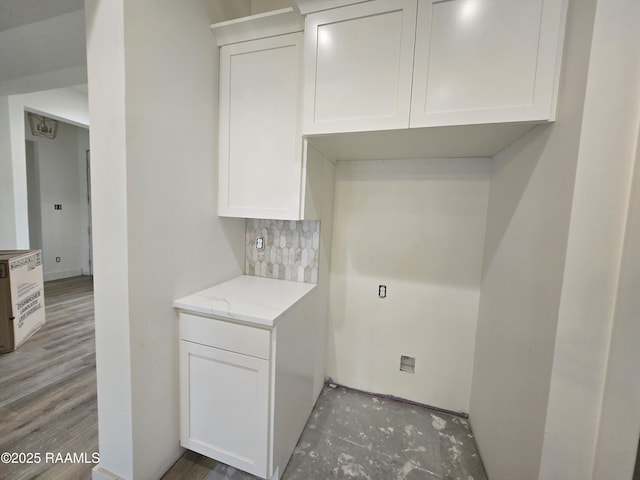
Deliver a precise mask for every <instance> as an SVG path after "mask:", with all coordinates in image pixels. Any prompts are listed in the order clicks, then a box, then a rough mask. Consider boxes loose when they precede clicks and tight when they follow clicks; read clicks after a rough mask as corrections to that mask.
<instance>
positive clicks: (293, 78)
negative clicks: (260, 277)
mask: <svg viewBox="0 0 640 480" xmlns="http://www.w3.org/2000/svg"><path fill="white" fill-rule="evenodd" d="M302 38H303V37H302V33H293V34H288V35H280V36H275V37H271V38H266V39H260V40H255V41H249V42H242V43H237V44H232V45H226V46H224V47H222V48H221V49H220V139H219V141H220V150H219V151H220V156H219V157H220V158H219V162H220V182H219V184H220V189H219V205H218V212H219V214H220V215H223V216H239V217H250V218H278V219H298V218H299V217H300V201H301V200H300V194H301V191H300V188H301V187H300V185H301V175H302V143H301V142H302V140H301V138H300V127H299V123H300V119H299V104H300V102H299V100H300V99H299V97H300V94H299V91H300V82H301V72H300V64H301V55H302Z"/></svg>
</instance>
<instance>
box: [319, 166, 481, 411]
mask: <svg viewBox="0 0 640 480" xmlns="http://www.w3.org/2000/svg"><path fill="white" fill-rule="evenodd" d="M489 177H490V159H487V158H471V159H462V158H461V159H427V160H393V161H377V160H376V161H354V162H340V163H339V164H338V168H337V174H336V190H335V210H334V215H335V216H334V235H333V255H332V262H331V302H330V321H329V334H328V342H327V349H328V350H327V374H328V375H329V376H331V377H332V378H333V379H334V380H335V381H337V382H339V383H342V384H345V385H347V386H351V387H355V388H358V389H362V390H366V391H371V392H376V393H384V394H393V395H396V396H399V397H404V398H407V399H410V400H413V401H417V402H421V403H425V404H429V405H433V406H436V407H440V408H445V409H449V410H455V411H461V412H466V411H468V409H469V392H470V388H471V371H472V366H473V351H474V341H475V331H476V319H477V312H478V310H477V309H478V297H479V290H480V275H481V267H482V251H483V243H484V234H485V223H486V213H487V199H488V189H489ZM379 284H384V285H386V286H387V289H388V290H387V298H385V299H379V298H378V295H377V294H378V285H379ZM401 355H409V356H413V357H415V359H416V367H415V374H408V373H404V372H400V371H399V365H400V356H401Z"/></svg>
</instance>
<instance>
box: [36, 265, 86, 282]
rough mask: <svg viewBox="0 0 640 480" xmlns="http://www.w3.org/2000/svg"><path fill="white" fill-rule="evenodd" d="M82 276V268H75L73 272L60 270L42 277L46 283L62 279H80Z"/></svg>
mask: <svg viewBox="0 0 640 480" xmlns="http://www.w3.org/2000/svg"><path fill="white" fill-rule="evenodd" d="M80 275H82V269H81V268H73V269H71V270H58V271H57V272H46V273H44V274H43V275H42V278H43V280H44V281H45V282H49V281H51V280H60V279H61V278H69V277H79V276H80Z"/></svg>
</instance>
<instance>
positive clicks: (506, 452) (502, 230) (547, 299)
mask: <svg viewBox="0 0 640 480" xmlns="http://www.w3.org/2000/svg"><path fill="white" fill-rule="evenodd" d="M594 8H595V1H591V2H570V5H569V12H568V23H567V31H566V43H565V51H564V63H563V72H562V75H561V79H560V93H559V105H558V111H557V120H556V122H555V123H554V124H552V125H549V126H539V127H537V128H536V129H534V130H533V131H531V132H530V133H528V134H527V135H525V136H524V137H523V138H521V139H520V140H518V141H517V142H515V143H514V144H513V145H512V146H511V147H509V148H507V149H505V150H503V151H502V152H500V153H499V154H497V155H496V157H495V158H494V168H493V174H492V178H491V187H490V196H489V215H488V222H487V236H486V243H485V252H484V266H483V279H482V289H481V296H480V312H479V317H478V332H477V339H476V351H475V362H474V371H473V387H472V391H471V409H470V418H471V425H472V428H473V430H474V433H475V436H476V441H477V444H478V447H479V450H480V454H481V457H482V459H483V462H484V465H485V468H486V470H487V474H488V476H489V478H491V479H492V480H513V479H516V478H517V479H522V480H531V479H535V478H538V471H539V468H540V458H541V453H542V446H543V442H544V433H545V432H544V423H545V418H546V412H547V403H548V394H549V384H550V381H551V368H552V362H553V351H554V340H555V334H556V327H557V320H558V308H559V304H560V290H561V285H562V278H563V272H564V261H565V253H566V243H567V236H568V229H569V218H570V209H571V202H572V192H573V184H574V179H575V168H576V159H577V155H578V144H579V139H580V128H581V120H582V111H583V105H584V94H585V88H586V87H585V85H586V74H587V68H588V55H589V48H590V38H591V29H592V22H593V11H594ZM549 478H550V479H551V478H567V479H568V478H569V477H562V476H558V477H549ZM585 478H586V477H585Z"/></svg>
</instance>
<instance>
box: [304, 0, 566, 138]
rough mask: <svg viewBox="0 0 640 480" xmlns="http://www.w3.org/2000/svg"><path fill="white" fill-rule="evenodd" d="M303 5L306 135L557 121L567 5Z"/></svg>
mask: <svg viewBox="0 0 640 480" xmlns="http://www.w3.org/2000/svg"><path fill="white" fill-rule="evenodd" d="M298 1H299V3H300V8H301V11H303V12H305V13H307V12H308V15H307V18H306V23H305V77H304V79H305V93H304V125H303V133H304V134H306V135H313V134H321V133H340V132H362V131H373V130H391V129H403V128H404V129H406V128H410V127H411V128H414V127H431V126H452V125H472V124H482V123H484V124H488V123H506V122H541V121H549V120H553V119H554V117H555V103H556V91H557V85H558V78H559V71H560V60H561V56H562V41H563V37H564V18H565V10H566V1H565V0H518V1H513V0H371V1H366V2H362V3H357V4H352V3H353V2H352V1H349V0H344V1H343V2H342V4H343V5H344V6H339V3H340V2H338V0H325V1H322V0H298ZM334 7H337V8H334Z"/></svg>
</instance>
